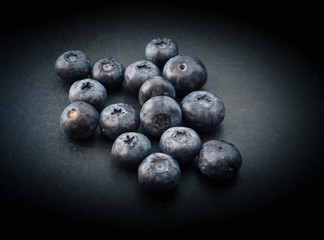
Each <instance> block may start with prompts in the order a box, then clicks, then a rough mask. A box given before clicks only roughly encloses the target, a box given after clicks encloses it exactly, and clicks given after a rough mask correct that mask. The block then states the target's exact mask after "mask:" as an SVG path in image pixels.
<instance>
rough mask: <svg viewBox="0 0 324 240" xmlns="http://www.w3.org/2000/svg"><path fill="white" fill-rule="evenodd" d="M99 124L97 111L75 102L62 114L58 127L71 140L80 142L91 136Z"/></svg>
mask: <svg viewBox="0 0 324 240" xmlns="http://www.w3.org/2000/svg"><path fill="white" fill-rule="evenodd" d="M98 122H99V113H98V111H97V110H96V109H95V108H94V107H93V106H91V105H90V104H88V103H86V102H82V101H76V102H73V103H71V104H70V105H68V106H67V107H66V108H65V109H64V110H63V112H62V114H61V118H60V125H61V128H62V130H63V132H64V133H65V134H66V135H67V136H69V137H70V138H72V139H75V140H80V139H85V138H88V137H90V136H91V135H93V134H94V133H95V131H96V129H97V126H98Z"/></svg>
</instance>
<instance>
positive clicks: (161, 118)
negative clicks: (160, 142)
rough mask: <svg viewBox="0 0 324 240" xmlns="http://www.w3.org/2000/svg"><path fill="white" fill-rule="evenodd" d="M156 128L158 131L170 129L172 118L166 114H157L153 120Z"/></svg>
mask: <svg viewBox="0 0 324 240" xmlns="http://www.w3.org/2000/svg"><path fill="white" fill-rule="evenodd" d="M153 124H154V127H156V128H158V129H165V128H168V127H169V126H170V124H171V120H170V117H169V116H168V115H166V114H157V115H155V116H154V119H153Z"/></svg>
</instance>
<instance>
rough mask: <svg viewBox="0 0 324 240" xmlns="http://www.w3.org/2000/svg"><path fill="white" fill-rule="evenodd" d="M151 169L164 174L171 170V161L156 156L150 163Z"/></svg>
mask: <svg viewBox="0 0 324 240" xmlns="http://www.w3.org/2000/svg"><path fill="white" fill-rule="evenodd" d="M150 166H151V169H152V170H154V171H155V172H157V173H163V172H166V171H168V169H169V161H168V160H167V159H165V158H163V157H160V156H156V157H155V158H154V159H152V160H151V163H150Z"/></svg>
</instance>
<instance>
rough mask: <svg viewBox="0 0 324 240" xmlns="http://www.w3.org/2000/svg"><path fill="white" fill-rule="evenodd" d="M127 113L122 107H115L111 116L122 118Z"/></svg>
mask: <svg viewBox="0 0 324 240" xmlns="http://www.w3.org/2000/svg"><path fill="white" fill-rule="evenodd" d="M124 113H125V111H124V110H123V108H121V107H113V110H112V112H111V115H116V116H121V115H124Z"/></svg>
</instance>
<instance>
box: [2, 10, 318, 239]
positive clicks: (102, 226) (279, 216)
mask: <svg viewBox="0 0 324 240" xmlns="http://www.w3.org/2000/svg"><path fill="white" fill-rule="evenodd" d="M150 10H152V9H150V8H148V9H143V10H138V9H137V11H131V10H128V11H124V10H122V9H117V10H115V11H111V12H109V14H108V13H107V12H106V11H105V9H104V10H100V11H98V12H86V11H83V12H81V13H80V14H77V13H73V14H67V15H65V14H62V15H59V16H50V17H48V18H46V20H45V21H39V22H36V21H35V22H29V23H27V24H23V23H22V25H21V26H20V25H19V26H16V28H14V29H10V30H8V29H7V30H5V32H4V33H5V34H4V36H5V37H2V39H1V46H0V47H1V54H2V63H1V65H0V69H1V73H2V75H1V81H0V102H1V107H0V115H1V118H0V126H1V137H0V152H1V169H0V173H1V175H0V177H1V181H0V182H1V183H0V184H1V200H2V201H3V203H2V205H1V207H2V208H3V210H6V211H5V214H4V215H3V216H4V218H5V219H6V225H5V226H6V228H7V226H9V227H12V228H21V227H27V228H29V229H32V227H33V226H41V228H42V229H45V230H49V231H51V230H54V229H55V230H56V231H58V230H60V229H64V230H78V231H82V230H85V229H93V230H103V231H107V232H109V231H118V230H120V231H121V232H122V233H125V232H142V231H143V232H150V231H159V229H161V226H163V228H164V226H167V228H165V232H169V231H177V232H178V234H179V235H181V234H185V233H188V232H189V233H191V232H200V231H207V230H208V231H210V232H213V231H214V230H215V231H216V230H220V229H227V228H229V229H230V228H232V227H233V228H234V229H235V228H237V227H239V226H245V225H246V226H247V228H246V229H248V226H256V225H260V226H259V227H261V228H262V227H266V226H270V225H269V224H270V223H271V224H273V225H271V226H272V228H279V229H280V228H285V227H284V226H285V223H286V222H292V223H294V224H295V226H296V225H297V226H302V225H303V224H304V222H305V221H306V220H305V219H309V218H310V217H311V213H313V212H315V213H316V212H318V213H319V212H320V211H321V210H322V209H321V207H319V206H320V204H319V203H320V199H321V198H320V196H319V194H320V191H318V187H319V186H320V180H322V178H321V177H320V176H321V174H322V173H323V164H322V160H323V153H322V152H320V151H319V150H320V148H321V147H322V143H321V140H320V139H321V137H322V134H323V122H322V120H321V119H320V118H319V116H322V115H323V101H322V100H323V99H322V97H321V94H322V91H321V89H320V85H319V83H320V80H322V77H323V75H322V72H321V71H320V70H319V67H318V66H319V65H316V64H315V63H317V62H316V61H314V59H313V58H311V56H310V55H308V54H307V53H306V52H305V51H304V49H299V48H298V46H299V45H298V44H292V43H294V42H293V41H291V40H292V39H289V40H287V39H286V38H281V37H280V35H277V34H274V33H271V32H270V31H267V30H266V29H263V28H262V27H260V26H255V25H253V24H249V22H244V21H242V22H241V21H239V19H235V18H233V19H232V18H227V17H220V16H218V15H217V14H216V15H215V14H213V13H212V11H206V12H204V11H202V12H196V11H194V10H193V9H191V11H188V12H186V11H172V10H170V9H168V10H163V9H161V10H160V11H156V12H155V11H150ZM165 16H168V20H167V21H166V20H165ZM159 36H167V37H170V38H172V39H174V40H175V41H176V42H177V44H178V47H179V54H185V55H193V56H196V57H198V58H200V59H201V60H202V62H203V63H204V64H205V66H206V68H207V71H208V80H207V83H206V84H205V86H204V87H203V89H204V90H208V91H211V92H213V93H215V94H216V95H217V96H219V97H220V98H221V99H222V100H223V101H224V104H225V107H226V111H227V112H226V116H225V120H224V121H223V123H222V124H221V126H220V128H219V129H218V130H217V131H215V132H210V133H205V134H201V139H202V142H203V143H204V142H206V141H207V140H210V139H224V140H226V141H229V142H232V143H233V144H234V145H235V146H236V147H237V148H238V149H239V150H240V152H241V154H242V157H243V165H242V168H241V170H240V171H239V174H238V176H237V177H236V178H235V179H233V181H230V182H229V183H227V184H224V185H219V184H215V183H212V182H210V181H208V180H207V179H206V178H205V177H204V176H202V174H200V172H199V171H198V169H197V164H196V161H194V162H193V163H192V164H189V165H186V166H184V167H182V168H181V171H182V176H181V179H180V182H179V185H178V187H177V189H176V190H175V191H174V192H172V193H170V194H167V195H164V196H156V195H151V194H147V193H146V192H144V191H142V189H141V188H140V186H139V184H138V182H137V176H136V171H134V170H128V169H125V168H122V167H120V166H118V165H117V164H116V163H115V162H114V161H113V160H112V159H111V155H110V150H111V147H112V144H113V141H111V140H109V139H107V138H105V137H104V136H102V135H101V134H100V132H99V129H98V130H97V134H96V135H95V136H94V137H93V138H91V139H88V140H85V141H81V142H76V141H72V140H69V139H67V138H66V137H65V136H64V135H63V133H62V131H61V129H60V127H59V117H60V114H61V112H62V111H63V109H64V108H65V107H66V106H67V105H68V104H69V100H68V90H69V85H68V84H66V83H64V82H63V81H62V80H61V79H60V78H59V77H58V76H57V75H56V73H55V71H54V63H55V60H56V58H57V57H58V56H59V55H60V54H61V53H63V52H64V51H67V50H70V49H78V50H82V51H84V52H85V53H86V54H87V55H88V57H89V59H90V61H91V63H92V64H93V63H94V62H96V61H97V60H99V59H101V58H104V57H114V58H116V59H118V60H119V61H120V62H121V63H122V64H123V65H124V67H125V68H126V67H127V66H128V65H129V64H131V63H133V62H135V61H137V60H141V59H144V57H145V55H144V48H145V45H146V44H147V43H148V42H149V41H150V40H152V39H153V38H155V37H159ZM297 41H298V40H297ZM298 43H299V42H298ZM180 100H181V99H179V98H178V99H177V101H180ZM117 102H125V103H128V104H131V105H132V106H133V107H135V109H136V110H138V112H139V111H140V108H141V106H140V104H139V102H138V100H137V96H135V95H132V94H129V93H128V92H127V91H126V90H125V89H124V88H122V89H120V90H117V91H109V90H108V99H107V105H108V104H112V103H117ZM139 132H142V133H144V130H143V128H142V127H140V128H139ZM150 139H151V141H152V151H153V152H156V151H158V139H154V138H151V137H150ZM270 217H275V218H276V221H275V222H273V221H270V220H269V219H270ZM299 224H300V225H299Z"/></svg>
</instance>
